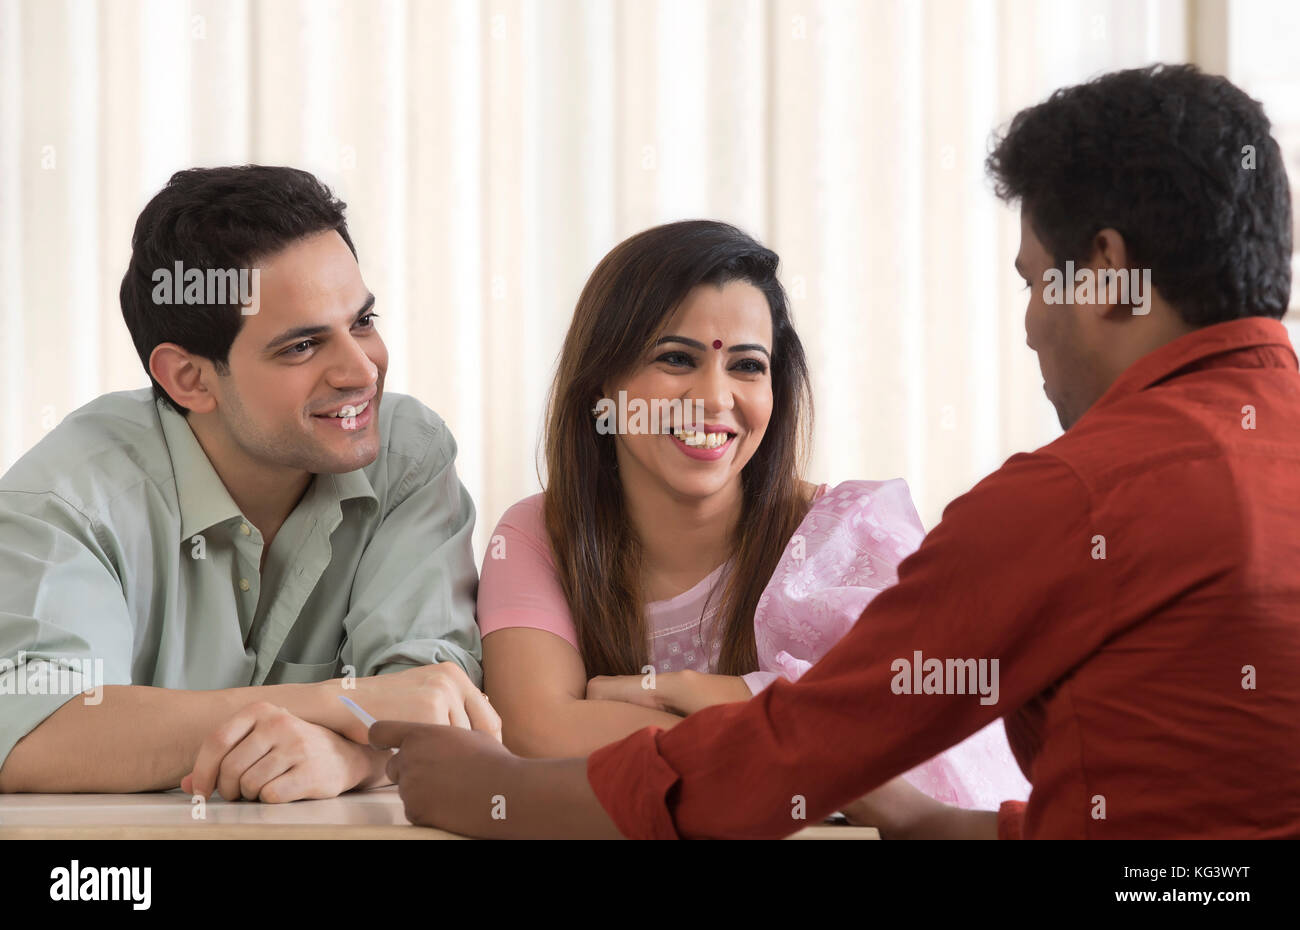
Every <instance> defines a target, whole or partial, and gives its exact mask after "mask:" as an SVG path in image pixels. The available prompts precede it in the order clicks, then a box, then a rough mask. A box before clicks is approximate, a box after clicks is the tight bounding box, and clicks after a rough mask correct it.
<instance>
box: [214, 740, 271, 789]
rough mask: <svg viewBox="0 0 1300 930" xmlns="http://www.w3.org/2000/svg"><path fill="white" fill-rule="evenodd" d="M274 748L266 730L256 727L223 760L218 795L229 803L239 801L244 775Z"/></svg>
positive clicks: (219, 775) (218, 775) (218, 777)
mask: <svg viewBox="0 0 1300 930" xmlns="http://www.w3.org/2000/svg"><path fill="white" fill-rule="evenodd" d="M273 748H275V747H274V744H273V743H272V741H271V740H270V739H268V738H267V735H266V732H265V729H264V728H258V727H254V728H253V730H252V732H250V733H249V734H248V735H247V736H245V737H244V738H243V739H242V740H240V741H239V745H237V746H235V747H234V748H232V749H231V750H230V752H228V753H226V757H225V758H224V759H222V760H221V766H220V769H219V770H218V773H217V793H218V794H220V795H221V797H222V798H224V799H225V800H227V801H238V800H239V799H240V797H241V791H240V787H239V786H240V782H241V780H242V779H243V777H244V773H245V772H247V771H248V770H249V769H250V768H252V767H253V766H254V765H255V764H256V763H257V761H258V760H259V759H262V758H264V757H265V756H266V754H267V753H269V752H270V751H271V750H272V749H273ZM242 797H245V798H253V797H256V795H248V794H242Z"/></svg>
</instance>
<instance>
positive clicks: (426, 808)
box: [370, 720, 525, 836]
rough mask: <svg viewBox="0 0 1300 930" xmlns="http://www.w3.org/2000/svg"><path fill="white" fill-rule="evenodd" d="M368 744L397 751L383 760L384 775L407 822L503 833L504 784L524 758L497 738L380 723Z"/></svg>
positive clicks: (480, 833)
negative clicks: (398, 796) (395, 788)
mask: <svg viewBox="0 0 1300 930" xmlns="http://www.w3.org/2000/svg"><path fill="white" fill-rule="evenodd" d="M370 744H371V745H372V746H374V747H375V748H376V749H388V748H390V747H391V748H395V749H398V750H399V751H398V752H396V753H394V754H393V755H392V758H391V759H389V761H388V777H389V778H390V779H391V780H392V781H393V783H394V784H396V785H397V786H398V790H399V792H400V794H401V796H402V803H403V804H404V805H405V808H406V819H407V820H409V821H411V823H413V824H418V825H420V826H425V827H439V828H441V829H443V830H450V831H452V832H453V833H460V834H463V835H465V836H492V835H497V836H505V835H506V834H505V832H504V830H505V828H506V827H507V824H508V816H509V808H508V806H507V805H508V804H510V803H511V794H512V792H511V791H510V789H509V783H510V781H511V776H512V775H514V774H515V773H516V772H517V769H518V767H519V765H520V764H521V763H523V762H524V761H525V760H523V759H520V758H519V757H518V756H516V755H515V754H514V753H512V752H511V751H510V750H509V749H507V748H506V747H505V746H504V745H502V743H501V742H500V741H499V740H496V739H493V738H492V737H491V736H489V735H488V734H486V733H470V732H466V731H465V730H463V729H457V728H454V727H447V726H430V725H428V724H421V723H403V722H399V721H394V720H381V721H379V722H378V723H376V724H375V725H374V726H372V727H371V728H370ZM498 799H499V800H498ZM515 801H516V802H518V801H519V798H518V797H517V796H516V798H515ZM494 814H495V817H494ZM494 827H495V828H496V829H493V828H494Z"/></svg>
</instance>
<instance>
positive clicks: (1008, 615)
mask: <svg viewBox="0 0 1300 930" xmlns="http://www.w3.org/2000/svg"><path fill="white" fill-rule="evenodd" d="M1248 427H1253V428H1248ZM1103 537H1104V539H1103ZM1103 545H1104V550H1103V549H1102V546H1103ZM1102 555H1104V558H1103V557H1101V556H1102ZM898 575H899V580H898V584H897V585H896V586H894V587H893V588H890V589H889V590H887V591H885V592H884V593H882V594H881V595H879V596H878V597H877V598H876V599H875V600H874V601H873V602H872V603H871V606H870V607H868V608H867V609H866V611H865V612H864V613H863V614H862V617H861V618H860V619H859V621H858V622H857V624H856V625H855V626H854V627H853V629H852V630H851V631H850V632H849V633H848V634H846V635H845V637H844V638H843V639H842V640H841V641H840V642H839V643H838V644H837V645H836V646H835V648H834V649H832V650H831V651H830V652H829V653H828V654H827V655H826V656H825V657H824V658H823V659H822V660H821V661H820V662H818V663H817V664H816V665H815V666H814V667H813V668H812V669H811V670H810V671H808V673H807V674H805V675H804V676H803V678H801V679H800V680H799V681H797V682H789V681H785V680H780V681H777V682H776V683H775V684H773V685H772V686H771V687H770V688H768V689H767V690H766V691H764V692H762V693H761V694H759V695H757V696H756V697H754V698H753V699H752V700H749V701H744V702H739V703H734V704H724V705H719V706H715V707H710V708H708V709H706V710H704V711H701V712H698V713H695V714H692V715H691V716H690V717H688V718H687V719H685V720H684V721H682V723H680V724H678V725H677V726H676V727H674V728H673V729H671V730H662V729H660V728H658V727H647V728H646V729H644V730H641V731H640V732H637V733H634V734H632V735H631V736H629V737H627V738H626V739H623V740H621V741H620V742H617V743H614V744H611V745H609V746H605V747H603V748H601V749H600V750H598V751H597V752H595V753H594V754H592V755H591V756H590V758H589V759H588V763H587V775H588V779H589V781H590V782H591V786H592V788H593V790H594V791H595V793H596V795H597V797H598V798H599V799H600V802H601V804H602V805H603V806H604V808H605V810H606V811H607V812H608V813H609V815H610V816H611V817H612V818H613V820H614V822H615V823H616V824H617V825H618V828H619V829H620V830H621V831H622V832H623V833H624V834H625V835H627V836H629V837H723V838H727V837H758V838H763V837H770V838H775V837H780V836H785V835H787V834H790V833H792V832H794V831H796V830H798V829H799V828H801V827H803V826H805V825H807V824H809V823H816V822H818V821H819V820H820V819H821V818H823V817H824V816H825V815H827V814H829V813H831V812H832V811H834V810H836V809H838V808H839V807H841V806H842V805H844V804H845V803H847V802H849V801H851V800H853V799H855V798H857V797H860V796H861V795H863V794H865V793H866V792H867V791H869V790H870V789H871V788H873V787H875V786H877V785H879V784H881V783H883V782H885V781H887V780H888V779H890V778H892V777H894V776H895V775H899V774H901V773H902V772H904V771H907V770H908V769H910V768H912V767H913V766H915V765H917V764H918V763H920V762H923V761H925V760H926V759H929V758H930V757H932V756H934V755H935V754H936V753H938V752H940V751H942V750H943V749H945V748H947V747H949V746H951V745H953V744H955V743H957V742H959V741H960V740H962V739H964V738H965V737H967V736H969V735H970V734H972V733H974V732H975V731H976V730H978V729H980V728H981V727H982V726H984V725H985V724H987V723H988V722H990V721H991V720H995V719H997V718H998V717H1000V716H1004V717H1005V720H1006V727H1007V737H1008V740H1009V741H1010V744H1011V747H1012V751H1013V752H1014V753H1015V755H1016V758H1017V760H1018V761H1019V762H1020V766H1021V768H1022V769H1023V770H1024V772H1025V776H1026V777H1027V778H1028V779H1029V780H1030V782H1031V783H1032V784H1033V792H1032V794H1031V795H1030V797H1029V801H1028V802H1027V805H1026V806H1025V808H1024V810H1023V814H1022V813H1021V811H1019V810H1018V809H1017V806H1015V805H1004V807H1003V810H1002V811H1001V812H1000V813H1001V816H1000V817H999V834H1000V835H1001V836H1003V837H1011V836H1016V835H1023V836H1024V837H1025V838H1028V839H1035V838H1048V837H1052V838H1057V837H1066V838H1084V837H1089V838H1120V837H1149V838H1176V837H1218V838H1238V837H1281V836H1291V837H1297V836H1300V372H1297V365H1296V355H1295V351H1294V349H1293V348H1292V347H1291V343H1290V340H1289V339H1288V338H1287V333H1286V329H1285V328H1284V327H1283V326H1282V325H1281V323H1279V322H1277V321H1275V320H1270V319H1267V318H1263V317H1251V318H1247V319H1242V320H1235V321H1232V322H1228V323H1221V324H1217V325H1214V326H1209V327H1206V328H1203V329H1200V330H1197V331H1195V332H1193V333H1190V334H1188V335H1186V336H1183V337H1182V338H1180V339H1177V340H1175V341H1174V342H1171V343H1169V344H1167V345H1165V346H1162V347H1161V348H1159V349H1157V350H1156V351H1154V352H1152V353H1150V354H1148V355H1146V356H1145V357H1143V358H1141V359H1139V360H1138V361H1137V362H1136V363H1134V364H1133V365H1132V366H1130V367H1129V369H1128V370H1126V371H1125V372H1124V373H1123V374H1122V375H1121V376H1120V377H1119V378H1118V379H1117V380H1116V381H1115V383H1114V384H1113V385H1111V387H1110V389H1109V390H1108V391H1107V392H1106V393H1105V395H1103V396H1102V398H1101V399H1100V400H1098V401H1097V402H1096V403H1095V404H1094V405H1093V406H1092V408H1091V409H1089V410H1088V412H1087V413H1086V414H1085V415H1084V416H1083V417H1081V418H1080V419H1079V421H1078V422H1077V423H1075V424H1074V426H1072V427H1071V428H1070V429H1069V430H1068V431H1067V432H1066V433H1065V434H1064V435H1063V436H1061V437H1060V438H1059V439H1057V440H1056V441H1055V442H1052V443H1049V444H1048V445H1046V446H1044V447H1043V448H1041V449H1039V450H1037V451H1036V452H1033V453H1030V454H1019V455H1015V456H1012V457H1011V458H1010V459H1008V460H1007V462H1006V463H1005V464H1004V465H1003V466H1002V467H1001V468H999V469H998V470H997V471H996V472H994V473H993V474H991V475H989V476H988V477H987V478H985V479H984V480H983V481H981V482H979V484H977V485H976V486H975V487H974V488H972V489H971V490H970V491H969V492H968V493H966V494H964V495H962V496H961V497H959V498H957V499H956V500H954V501H953V502H952V503H951V504H949V505H948V507H947V508H946V509H945V510H944V514H943V520H942V522H941V523H940V524H939V525H938V526H936V527H935V528H934V530H933V531H932V532H931V533H930V534H929V535H928V536H927V537H926V539H925V542H924V543H923V544H922V545H921V547H920V549H919V550H917V552H916V553H914V554H913V555H912V556H910V557H909V558H907V559H906V560H904V561H903V563H902V564H901V565H900V566H899V571H898ZM917 652H920V653H921V660H920V662H919V663H916V664H919V665H920V666H921V667H922V668H926V666H927V663H926V660H927V659H939V660H942V661H944V662H945V663H947V662H948V660H964V659H975V660H977V662H978V661H979V660H985V665H984V666H983V667H984V669H985V670H986V671H987V673H988V674H987V677H986V681H987V682H990V683H991V681H992V680H993V678H992V669H993V666H992V663H991V660H994V659H996V660H998V666H997V679H996V680H997V682H998V689H997V697H998V700H997V701H996V703H993V702H990V701H989V700H988V699H989V698H990V697H992V694H993V692H992V690H991V689H986V692H985V694H984V695H983V696H981V694H977V693H971V692H973V691H975V686H974V685H973V684H971V685H969V686H967V687H965V690H966V692H967V693H957V694H953V693H946V694H936V693H920V694H917V693H898V691H900V690H902V684H901V682H902V681H903V680H905V679H906V680H908V683H909V687H908V689H907V690H913V689H912V687H911V685H913V684H915V677H914V674H912V673H908V674H904V669H906V668H907V666H903V665H899V664H898V663H899V662H900V661H903V660H906V661H907V662H908V663H915V653H917ZM954 664H955V663H954ZM969 667H970V668H972V669H973V668H974V665H971V666H969ZM946 668H947V665H945V669H946ZM946 674H947V673H946V672H945V675H946ZM891 682H892V683H893V685H894V687H893V688H891ZM936 682H937V680H936ZM960 686H961V679H960V678H954V679H953V681H952V684H951V685H946V687H947V688H949V689H951V690H958V689H959V688H960ZM922 690H925V689H924V687H923V689H922ZM800 798H802V804H803V807H802V811H801V809H800V807H799V799H800ZM800 812H802V813H803V815H804V816H805V817H806V819H796V817H797V816H798V814H799V813H800ZM1022 817H1023V820H1022Z"/></svg>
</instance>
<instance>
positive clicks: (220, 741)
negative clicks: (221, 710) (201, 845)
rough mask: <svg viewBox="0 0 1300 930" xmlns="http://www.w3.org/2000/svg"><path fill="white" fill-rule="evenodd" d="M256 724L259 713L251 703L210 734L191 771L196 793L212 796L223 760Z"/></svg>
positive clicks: (200, 748)
mask: <svg viewBox="0 0 1300 930" xmlns="http://www.w3.org/2000/svg"><path fill="white" fill-rule="evenodd" d="M256 725H257V714H256V713H255V712H254V711H253V710H252V705H250V707H246V708H244V709H243V710H242V711H240V712H239V713H237V714H235V716H233V717H231V718H230V719H229V720H227V721H226V722H225V723H223V724H222V725H221V726H219V727H217V728H216V729H215V730H213V731H212V732H211V733H209V734H208V736H207V738H206V739H205V740H204V741H203V745H202V746H200V747H199V754H198V756H197V757H196V758H195V760H194V771H193V772H191V773H190V775H191V780H190V787H191V788H192V789H193V793H194V794H201V795H203V796H204V797H205V798H210V797H211V796H212V792H213V789H215V788H216V786H217V773H218V772H219V771H220V769H221V760H222V759H224V758H225V757H226V753H228V752H230V750H231V749H232V748H233V747H234V746H236V745H237V744H238V743H239V742H240V741H241V740H242V739H243V738H244V737H245V736H247V735H248V733H249V731H250V730H252V729H253V727H254V726H256Z"/></svg>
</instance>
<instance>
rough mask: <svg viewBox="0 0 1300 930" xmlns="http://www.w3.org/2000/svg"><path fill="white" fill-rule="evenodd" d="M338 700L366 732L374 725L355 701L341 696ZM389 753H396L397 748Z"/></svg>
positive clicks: (372, 718)
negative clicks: (363, 726)
mask: <svg viewBox="0 0 1300 930" xmlns="http://www.w3.org/2000/svg"><path fill="white" fill-rule="evenodd" d="M339 700H340V701H342V702H343V703H344V704H346V705H347V708H348V710H350V711H352V714H353V716H355V717H356V718H357V719H358V720H360V721H361V722H362V723H364V724H365V725H366V729H367V730H369V729H370V728H371V727H372V726H374V725H375V718H374V717H372V716H370V714H368V713H366V711H365V708H363V707H362V706H361V705H360V704H358V703H357V702H356V701H353V700H349V699H348V698H346V697H344V696H343V695H341V694H340V695H339ZM390 751H391V752H397V747H396V746H394V747H393V748H392V749H391V750H390Z"/></svg>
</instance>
